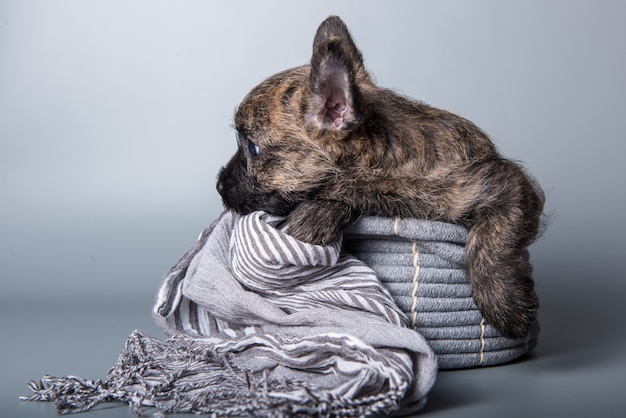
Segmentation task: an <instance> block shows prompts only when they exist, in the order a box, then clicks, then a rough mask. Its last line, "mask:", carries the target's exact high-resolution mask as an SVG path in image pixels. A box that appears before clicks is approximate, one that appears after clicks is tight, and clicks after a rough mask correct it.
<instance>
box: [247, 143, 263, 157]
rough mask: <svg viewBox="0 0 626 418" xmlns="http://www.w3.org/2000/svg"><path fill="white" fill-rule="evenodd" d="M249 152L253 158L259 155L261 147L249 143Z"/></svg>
mask: <svg viewBox="0 0 626 418" xmlns="http://www.w3.org/2000/svg"><path fill="white" fill-rule="evenodd" d="M248 151H249V152H250V155H252V156H253V157H255V156H257V155H259V151H260V150H259V146H258V145H257V144H255V143H254V142H252V141H248Z"/></svg>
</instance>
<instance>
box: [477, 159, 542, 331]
mask: <svg viewBox="0 0 626 418" xmlns="http://www.w3.org/2000/svg"><path fill="white" fill-rule="evenodd" d="M483 170H487V171H488V172H489V177H488V178H489V180H490V181H484V182H483V183H482V184H481V188H482V191H481V194H482V196H485V198H484V199H483V200H482V201H481V203H480V204H478V205H477V206H476V207H475V210H474V215H473V218H474V222H473V226H472V227H471V229H470V232H469V237H468V242H467V248H466V251H467V271H468V275H469V278H470V282H471V284H472V289H473V296H474V300H475V302H476V304H477V306H478V308H479V309H480V310H481V312H482V314H483V316H484V318H485V320H486V321H487V322H488V323H490V324H491V325H493V326H494V327H495V328H496V329H497V330H498V331H499V332H500V333H501V334H502V335H504V336H506V337H509V338H522V337H524V336H526V335H527V334H528V332H529V330H530V327H531V325H532V323H533V322H534V321H535V319H536V313H537V309H538V306H539V303H538V299H537V296H536V294H535V291H534V282H533V279H532V271H531V265H530V263H529V261H528V260H527V257H526V247H527V246H528V245H529V244H530V243H531V242H532V241H533V239H534V238H535V237H536V235H537V231H538V228H539V221H540V218H541V212H542V209H543V196H542V194H541V192H540V191H539V190H536V189H535V186H534V185H533V184H532V183H531V182H530V181H529V180H528V178H527V177H526V176H525V174H524V173H523V171H522V170H521V169H520V168H519V167H517V166H515V165H514V164H512V163H509V162H506V161H498V162H495V163H493V162H492V163H491V164H490V165H489V167H487V168H485V167H483V168H481V170H480V171H483ZM479 178H480V176H479ZM482 178H483V180H484V179H485V177H482Z"/></svg>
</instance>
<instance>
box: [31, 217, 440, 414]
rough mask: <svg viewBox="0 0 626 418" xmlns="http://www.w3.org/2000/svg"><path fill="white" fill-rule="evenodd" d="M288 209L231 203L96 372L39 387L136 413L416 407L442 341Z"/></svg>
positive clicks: (70, 399)
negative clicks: (294, 220)
mask: <svg viewBox="0 0 626 418" xmlns="http://www.w3.org/2000/svg"><path fill="white" fill-rule="evenodd" d="M288 228H289V227H288V225H286V224H285V223H284V219H283V218H280V217H274V216H270V215H267V214H265V213H263V212H255V213H252V214H250V215H247V216H243V217H242V216H239V215H236V214H233V213H231V212H225V213H223V214H222V215H221V216H220V217H219V218H218V219H217V220H216V221H215V222H214V223H213V225H211V227H209V228H207V229H206V230H205V231H204V232H203V233H202V234H201V236H200V239H199V240H198V242H197V243H196V244H195V245H194V246H192V247H191V248H190V249H189V250H188V251H187V253H186V254H185V255H183V257H182V258H181V259H180V260H179V262H178V263H177V264H176V265H175V266H174V267H172V269H171V270H170V271H169V272H168V273H167V274H166V276H165V278H164V279H163V281H162V283H161V286H160V288H159V290H158V293H157V297H156V300H155V305H154V309H153V317H154V320H155V322H156V323H157V325H159V326H160V327H161V328H162V329H163V330H164V332H165V333H166V334H168V335H170V336H172V338H171V339H169V340H167V341H165V342H161V341H159V340H157V339H155V338H152V337H148V336H146V335H144V334H142V333H139V332H134V333H133V334H132V335H131V336H130V337H129V338H128V340H127V343H126V346H125V348H124V350H123V351H122V354H121V355H120V358H119V361H118V364H117V365H116V366H115V367H113V368H112V369H111V370H110V371H109V374H108V375H107V378H106V379H104V380H102V381H100V380H98V381H91V380H84V379H78V378H74V377H67V378H54V377H45V378H44V379H42V380H41V381H40V382H38V383H35V382H33V383H32V384H31V388H32V389H33V390H34V391H35V395H33V396H32V397H30V398H28V399H31V400H56V401H57V406H58V407H59V410H60V411H61V412H76V411H82V410H88V409H90V408H91V407H93V406H94V405H96V404H98V403H100V402H110V401H124V402H128V403H129V404H130V405H131V408H132V409H133V411H134V412H138V411H140V409H141V407H142V406H156V407H157V408H159V410H160V411H162V412H195V413H210V414H215V415H217V416H226V415H241V414H247V415H255V416H311V415H319V416H350V417H351V416H371V415H381V414H389V413H394V414H410V413H413V412H415V411H416V410H418V409H420V408H421V407H422V406H423V405H424V403H425V400H426V394H427V393H428V391H429V390H430V388H431V387H432V385H433V383H434V380H435V375H436V371H437V362H436V359H435V355H434V353H433V351H432V350H431V349H430V348H429V346H428V344H427V343H426V341H425V340H424V338H422V337H421V336H420V335H419V334H418V333H417V332H415V331H413V330H411V329H409V328H408V327H407V323H408V320H407V318H406V316H405V315H404V314H403V313H402V311H401V310H400V309H399V308H398V307H397V306H396V305H395V303H394V302H393V299H392V297H391V295H390V293H389V291H388V290H387V289H386V288H385V287H384V286H383V285H381V284H380V282H379V281H378V279H377V278H376V274H375V273H374V272H373V271H372V270H371V269H370V268H369V267H367V266H366V265H365V264H364V263H362V262H361V261H359V260H357V259H356V258H354V257H352V256H349V255H347V254H345V253H342V252H341V243H337V244H335V245H330V246H315V245H311V244H307V243H303V242H300V241H298V240H296V239H294V238H293V237H291V236H290V235H288Z"/></svg>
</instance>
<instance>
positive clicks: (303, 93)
mask: <svg viewBox="0 0 626 418" xmlns="http://www.w3.org/2000/svg"><path fill="white" fill-rule="evenodd" d="M369 83H370V78H369V75H368V74H367V72H366V70H365V68H364V66H363V58H362V56H361V53H360V51H359V50H358V49H357V47H356V45H355V44H354V42H353V41H352V38H351V36H350V34H349V32H348V29H347V27H346V25H345V24H344V23H343V21H342V20H341V19H340V18H338V17H335V16H332V17H329V18H328V19H326V20H325V21H324V22H323V23H322V24H321V25H320V27H319V28H318V30H317V34H316V35H315V40H314V42H313V55H312V58H311V63H310V65H306V66H302V67H298V68H294V69H290V70H287V71H283V72H281V73H278V74H276V75H274V76H272V77H270V78H269V79H267V80H265V81H264V82H263V83H261V84H260V85H258V86H257V87H255V88H254V89H252V91H250V93H248V95H247V96H246V97H245V98H244V100H243V101H242V103H241V104H240V105H239V107H238V109H237V111H236V114H235V128H236V130H237V141H238V145H239V146H238V149H237V152H236V153H235V155H234V156H233V157H232V159H231V160H230V162H229V163H228V164H227V165H226V166H225V167H224V168H222V169H221V171H220V173H219V176H218V183H217V189H218V191H219V193H220V195H221V196H222V199H223V201H224V204H225V206H226V207H227V208H229V209H232V210H235V211H237V212H239V213H242V214H245V213H249V212H251V211H254V210H265V211H267V212H269V213H273V214H281V215H284V214H287V213H288V212H289V211H290V210H291V209H293V208H294V207H295V206H296V205H297V204H298V203H300V202H302V201H304V200H310V199H315V198H316V196H317V195H318V193H320V190H323V189H324V188H325V186H326V185H327V184H328V183H329V182H332V180H333V179H334V178H336V177H337V176H338V175H339V174H340V171H341V170H340V169H339V167H338V165H337V161H338V159H341V158H345V157H346V152H347V151H346V149H348V148H350V149H352V151H350V152H356V151H358V150H354V149H353V147H350V146H349V145H347V142H348V141H346V139H347V138H348V137H349V136H350V135H351V134H352V133H353V132H354V131H355V130H356V129H357V128H358V126H359V124H361V123H362V118H361V116H360V115H361V109H360V100H359V97H360V94H361V93H360V89H361V88H362V85H367V84H369Z"/></svg>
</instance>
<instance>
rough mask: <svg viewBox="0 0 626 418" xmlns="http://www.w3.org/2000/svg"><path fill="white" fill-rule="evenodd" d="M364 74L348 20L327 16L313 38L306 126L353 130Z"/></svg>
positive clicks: (361, 57)
mask: <svg viewBox="0 0 626 418" xmlns="http://www.w3.org/2000/svg"><path fill="white" fill-rule="evenodd" d="M364 76H367V73H366V71H365V68H364V66H363V56H362V55H361V51H359V50H358V48H357V47H356V45H355V44H354V41H352V37H351V36H350V32H349V31H348V28H347V27H346V25H345V23H344V22H343V21H342V20H341V19H340V18H339V17H337V16H331V17H329V18H327V19H326V20H325V21H324V22H322V24H321V25H320V27H319V28H318V29H317V33H316V35H315V40H314V41H313V55H312V57H311V75H310V94H311V97H310V103H309V106H308V108H307V110H306V114H305V123H306V125H307V126H309V127H312V128H317V129H324V130H331V131H339V130H348V129H350V127H351V126H353V125H354V123H355V122H356V120H357V118H358V114H357V108H358V103H357V102H358V100H357V97H356V96H357V95H358V91H357V85H356V83H357V80H358V78H359V77H364Z"/></svg>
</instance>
